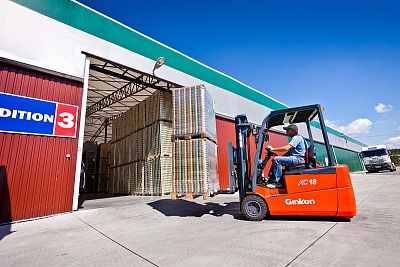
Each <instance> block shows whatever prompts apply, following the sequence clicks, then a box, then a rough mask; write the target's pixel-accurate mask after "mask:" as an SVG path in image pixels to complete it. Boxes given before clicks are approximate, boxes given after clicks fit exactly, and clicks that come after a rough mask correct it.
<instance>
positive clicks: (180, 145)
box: [172, 85, 219, 198]
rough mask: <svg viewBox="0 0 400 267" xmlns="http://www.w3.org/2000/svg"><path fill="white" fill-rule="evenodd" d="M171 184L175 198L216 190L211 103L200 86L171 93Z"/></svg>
mask: <svg viewBox="0 0 400 267" xmlns="http://www.w3.org/2000/svg"><path fill="white" fill-rule="evenodd" d="M172 102H173V138H172V139H173V141H174V142H173V183H172V192H173V194H172V198H175V197H176V195H177V194H185V195H186V196H188V195H192V194H202V195H203V196H206V195H208V194H210V193H215V192H217V191H218V190H219V180H218V172H217V145H216V144H217V136H216V122H215V112H214V101H213V99H212V97H211V95H210V94H209V93H208V92H207V90H206V88H205V87H204V86H203V85H199V86H193V87H183V88H177V89H173V93H172Z"/></svg>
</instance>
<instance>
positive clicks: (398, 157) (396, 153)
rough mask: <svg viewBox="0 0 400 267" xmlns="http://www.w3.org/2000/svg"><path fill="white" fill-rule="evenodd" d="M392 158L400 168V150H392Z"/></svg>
mask: <svg viewBox="0 0 400 267" xmlns="http://www.w3.org/2000/svg"><path fill="white" fill-rule="evenodd" d="M389 151H390V158H391V159H392V161H393V162H394V164H395V165H396V166H400V149H399V148H394V149H390V150H389Z"/></svg>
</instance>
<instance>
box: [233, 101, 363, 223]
mask: <svg viewBox="0 0 400 267" xmlns="http://www.w3.org/2000/svg"><path fill="white" fill-rule="evenodd" d="M316 117H318V120H319V124H318V122H317V121H316V120H314V119H316ZM285 124H305V125H306V126H307V131H308V139H309V140H308V141H309V144H308V146H307V147H308V148H307V151H306V156H305V164H301V165H295V166H290V167H286V168H284V170H283V176H282V179H281V181H283V187H282V188H273V189H270V188H267V186H266V184H265V182H264V181H265V180H264V179H263V175H264V173H265V172H266V171H267V170H265V168H266V166H267V165H268V164H267V163H268V162H269V161H270V160H272V158H273V157H274V156H277V155H276V154H275V153H273V152H272V151H271V150H269V149H268V148H266V150H267V151H266V153H262V152H263V150H264V144H266V145H267V144H268V142H269V134H268V131H269V130H270V129H271V128H272V127H275V126H281V125H285ZM311 125H313V126H315V127H314V129H320V130H321V135H320V136H322V138H323V140H324V146H325V149H326V156H327V164H325V165H322V164H320V163H318V164H317V160H316V155H315V143H314V142H315V141H314V139H313V133H312V131H311ZM299 126H300V125H299ZM235 129H236V157H237V158H236V160H237V167H236V173H237V183H238V189H239V196H240V209H241V212H242V213H243V215H244V216H245V217H246V218H247V219H248V220H251V221H260V220H263V219H264V218H265V217H266V216H267V215H271V216H277V215H278V216H329V217H331V216H334V217H343V218H346V219H350V218H352V217H354V216H355V215H356V202H355V197H354V192H353V186H352V183H351V179H350V173H349V169H348V167H347V166H346V165H343V164H337V163H336V162H335V158H334V154H333V150H332V147H331V145H330V144H329V139H328V134H327V131H326V127H325V123H324V119H323V116H322V110H321V107H320V105H309V106H303V107H296V108H288V109H282V110H276V111H272V112H271V113H270V114H269V115H268V116H267V117H266V118H265V119H264V121H263V122H262V125H261V127H255V126H254V125H252V124H250V123H249V122H248V121H247V118H246V115H238V116H236V118H235ZM250 134H254V135H256V141H257V150H256V154H255V156H254V164H253V165H252V166H254V167H253V169H252V167H250V166H251V165H250V164H249V163H250V160H251V157H250V152H249V151H250V144H249V142H250V139H249V137H250ZM265 147H267V146H265ZM263 154H265V157H264V158H263V159H262V156H263ZM267 173H269V172H267Z"/></svg>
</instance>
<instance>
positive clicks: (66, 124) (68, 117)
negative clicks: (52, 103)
mask: <svg viewBox="0 0 400 267" xmlns="http://www.w3.org/2000/svg"><path fill="white" fill-rule="evenodd" d="M58 116H60V117H61V118H62V119H63V120H62V121H59V122H57V124H58V126H60V127H62V128H64V129H69V128H72V127H74V126H75V121H74V119H75V117H74V115H72V114H71V113H68V112H62V113H60V114H58Z"/></svg>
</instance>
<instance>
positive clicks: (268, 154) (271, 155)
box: [265, 147, 278, 158]
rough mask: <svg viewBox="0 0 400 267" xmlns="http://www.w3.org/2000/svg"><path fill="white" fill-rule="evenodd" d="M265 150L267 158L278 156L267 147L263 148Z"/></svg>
mask: <svg viewBox="0 0 400 267" xmlns="http://www.w3.org/2000/svg"><path fill="white" fill-rule="evenodd" d="M265 150H267V157H269V158H270V157H273V156H278V155H277V154H276V153H275V152H272V150H271V149H270V148H269V147H267V148H265Z"/></svg>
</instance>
